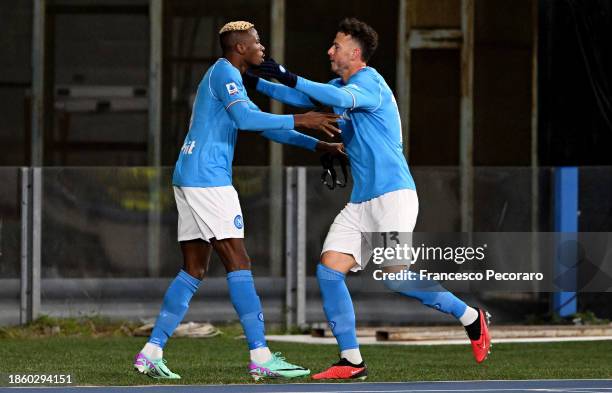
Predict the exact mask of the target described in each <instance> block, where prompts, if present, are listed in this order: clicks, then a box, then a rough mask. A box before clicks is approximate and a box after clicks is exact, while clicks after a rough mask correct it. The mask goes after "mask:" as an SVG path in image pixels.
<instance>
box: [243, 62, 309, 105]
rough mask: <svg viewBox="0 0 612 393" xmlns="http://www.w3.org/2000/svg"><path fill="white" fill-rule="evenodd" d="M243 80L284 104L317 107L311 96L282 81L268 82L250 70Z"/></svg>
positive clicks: (247, 84) (246, 84)
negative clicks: (283, 83)
mask: <svg viewBox="0 0 612 393" xmlns="http://www.w3.org/2000/svg"><path fill="white" fill-rule="evenodd" d="M242 82H243V83H244V85H245V86H248V87H251V88H253V89H256V90H257V91H258V92H260V93H262V94H264V95H266V96H268V97H270V98H273V99H275V100H277V101H280V102H282V103H283V104H287V105H291V106H294V107H296V108H315V107H316V105H315V103H313V102H312V101H311V100H310V98H309V97H308V96H307V95H306V94H304V93H302V92H301V91H297V90H295V89H291V88H289V87H287V86H285V85H282V84H280V83H273V82H268V81H267V80H265V79H263V78H260V77H258V76H257V75H255V74H253V73H251V72H250V71H247V72H245V73H244V74H242Z"/></svg>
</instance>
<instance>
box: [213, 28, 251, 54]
mask: <svg viewBox="0 0 612 393" xmlns="http://www.w3.org/2000/svg"><path fill="white" fill-rule="evenodd" d="M246 32H248V30H233V31H226V32H223V33H221V34H219V43H220V44H221V50H222V51H223V53H229V52H232V51H233V50H234V47H235V46H236V44H238V43H240V42H242V41H243V40H244V39H245V38H246V35H245V33H246Z"/></svg>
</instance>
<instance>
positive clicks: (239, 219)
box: [234, 214, 244, 229]
mask: <svg viewBox="0 0 612 393" xmlns="http://www.w3.org/2000/svg"><path fill="white" fill-rule="evenodd" d="M243 225H244V223H243V222H242V216H241V215H240V214H238V215H237V216H236V217H234V226H235V227H236V228H238V229H242V226H243Z"/></svg>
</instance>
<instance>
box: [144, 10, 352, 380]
mask: <svg viewBox="0 0 612 393" xmlns="http://www.w3.org/2000/svg"><path fill="white" fill-rule="evenodd" d="M219 37H220V42H221V46H222V49H223V57H222V58H220V59H219V60H217V61H216V62H215V63H214V64H213V65H212V66H211V67H210V68H209V69H208V71H207V72H206V74H205V75H204V78H203V79H202V81H201V82H200V85H199V86H198V91H197V95H196V99H195V102H194V105H193V110H192V116H191V121H190V125H189V132H188V133H187V136H186V138H185V143H184V145H183V147H182V148H181V151H180V154H179V158H178V160H177V163H176V167H175V170H174V176H173V180H172V183H173V185H174V195H175V199H176V206H177V209H178V216H179V217H178V240H179V243H180V246H181V251H182V253H183V259H184V266H183V269H182V270H181V271H180V272H179V273H178V275H177V277H176V278H175V279H174V280H173V281H172V283H171V284H170V287H169V288H168V290H167V291H166V294H165V296H164V300H163V304H162V307H161V311H160V313H159V316H158V317H157V320H156V322H155V326H154V327H153V331H152V333H151V336H150V338H149V340H148V342H147V343H146V344H145V346H144V348H143V349H142V350H141V351H140V352H139V353H138V354H137V355H136V359H135V360H134V367H135V368H136V369H137V370H138V371H139V372H141V373H144V374H147V375H149V376H151V377H154V378H166V379H178V378H180V376H179V375H178V374H176V373H174V372H172V371H170V369H169V368H168V367H167V366H166V362H165V360H164V359H163V348H164V346H165V345H166V342H167V341H168V338H169V337H170V336H172V333H173V332H174V330H175V329H176V328H177V326H178V325H179V323H180V322H181V320H182V319H183V317H184V316H185V314H186V312H187V309H188V307H189V302H190V300H191V298H192V296H193V294H194V293H195V292H196V290H197V289H198V287H199V285H200V284H201V283H202V280H203V278H204V276H205V275H206V272H207V270H208V264H209V261H210V255H211V252H212V250H213V249H214V250H215V252H216V253H217V254H218V255H219V258H220V259H221V261H222V262H223V265H224V267H225V269H226V271H227V284H228V288H229V293H230V300H231V301H232V304H233V305H234V308H235V310H236V312H237V314H238V316H239V318H240V323H241V324H242V327H243V330H244V334H245V336H246V340H247V343H248V348H249V350H250V363H249V365H248V372H249V374H250V375H251V376H252V377H253V378H255V379H259V378H263V377H270V378H275V377H285V378H293V377H299V376H304V375H308V374H309V373H310V370H308V369H305V368H303V367H300V366H296V365H293V364H291V363H288V362H286V361H285V360H284V358H283V357H282V356H281V355H280V353H276V354H272V353H271V351H270V349H269V348H268V345H267V343H266V338H265V334H264V318H263V313H262V307H261V302H260V300H259V297H258V296H257V293H256V291H255V286H254V282H253V276H252V274H251V260H250V258H249V256H248V254H247V252H246V249H245V247H244V241H243V238H244V225H245V224H244V221H243V218H242V211H241V208H240V202H239V200H238V194H237V193H236V190H235V189H234V187H233V186H232V160H233V156H234V145H235V143H236V138H237V135H238V129H240V130H253V131H259V132H261V134H262V135H263V136H264V137H266V138H268V139H271V140H273V141H276V142H280V143H285V144H291V145H294V146H299V147H302V148H305V149H309V150H317V151H324V152H334V153H342V145H341V144H339V143H327V142H321V141H318V140H317V139H315V138H312V137H310V136H306V135H303V134H301V133H299V132H297V131H294V130H293V128H294V127H306V128H312V129H318V130H321V131H324V132H326V133H328V134H331V135H333V134H334V133H335V132H338V131H339V130H338V129H337V128H336V127H334V122H335V121H336V118H337V117H338V116H336V115H333V114H325V113H316V112H309V113H306V114H301V115H273V114H269V113H263V112H260V111H259V110H258V108H257V107H256V106H255V104H253V103H252V102H251V100H250V99H249V97H248V96H247V94H246V90H245V88H244V86H243V83H242V73H244V71H245V70H246V69H247V68H248V67H251V66H253V65H259V64H261V62H262V61H263V57H264V47H263V46H262V45H261V44H260V42H259V36H258V34H257V31H256V30H255V28H254V26H253V24H252V23H249V22H244V21H238V22H230V23H228V24H226V25H225V26H224V27H223V28H222V29H221V30H220V32H219Z"/></svg>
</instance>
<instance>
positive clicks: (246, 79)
mask: <svg viewBox="0 0 612 393" xmlns="http://www.w3.org/2000/svg"><path fill="white" fill-rule="evenodd" d="M257 82H259V77H258V76H257V75H255V74H254V73H253V72H252V71H251V70H246V72H245V73H244V74H242V84H243V85H245V86H246V87H249V88H251V89H255V88H257Z"/></svg>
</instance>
